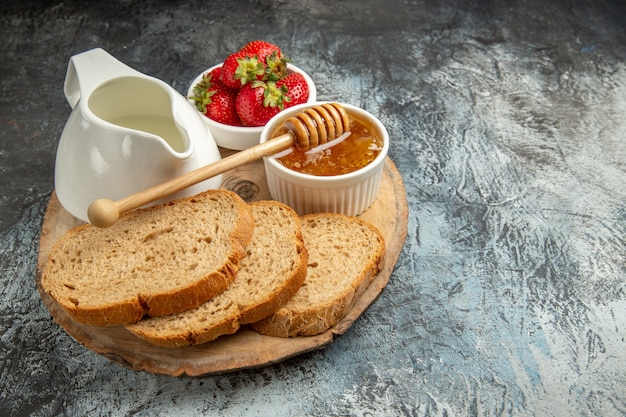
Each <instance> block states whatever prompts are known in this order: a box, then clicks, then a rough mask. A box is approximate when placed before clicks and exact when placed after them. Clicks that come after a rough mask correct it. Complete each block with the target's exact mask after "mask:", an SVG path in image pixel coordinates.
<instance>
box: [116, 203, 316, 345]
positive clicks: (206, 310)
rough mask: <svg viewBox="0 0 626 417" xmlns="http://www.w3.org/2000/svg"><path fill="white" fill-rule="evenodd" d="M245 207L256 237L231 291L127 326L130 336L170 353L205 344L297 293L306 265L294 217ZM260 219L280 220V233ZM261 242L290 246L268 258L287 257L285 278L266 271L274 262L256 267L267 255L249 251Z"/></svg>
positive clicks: (272, 208) (282, 208)
mask: <svg viewBox="0 0 626 417" xmlns="http://www.w3.org/2000/svg"><path fill="white" fill-rule="evenodd" d="M250 207H251V209H252V212H253V215H254V214H256V215H257V216H256V217H255V221H256V222H257V226H256V227H255V233H257V234H258V235H253V237H252V243H251V248H249V249H248V250H249V251H253V250H256V253H255V252H251V253H250V255H249V257H248V258H246V259H243V260H242V261H241V263H240V267H241V268H240V270H239V272H238V276H237V278H235V281H234V282H233V283H232V284H231V285H232V287H231V288H229V289H228V290H226V291H225V292H223V293H222V294H220V295H219V296H217V297H215V298H213V299H211V300H209V301H208V302H207V303H205V304H204V305H202V306H200V307H199V308H197V309H192V310H188V311H186V312H183V313H180V314H175V315H172V316H166V317H158V318H154V319H148V320H142V321H140V322H138V323H135V324H131V325H128V326H126V328H127V329H128V330H129V331H130V332H131V333H133V334H134V335H135V336H137V337H139V338H141V339H143V340H145V341H146V342H148V343H151V344H153V345H157V346H162V347H169V348H175V347H182V346H188V345H197V344H202V343H207V342H210V341H213V340H215V339H217V338H218V337H220V336H223V335H228V334H233V333H235V332H236V331H237V330H238V329H239V328H240V327H241V326H243V325H245V324H248V323H252V322H255V321H258V320H261V319H262V318H264V317H267V316H269V315H270V314H272V313H274V312H275V311H276V310H277V309H278V308H280V306H282V305H283V304H285V303H286V302H287V301H288V300H289V299H290V298H291V297H292V296H293V295H294V294H295V293H296V292H297V291H298V289H299V288H300V287H301V286H302V284H303V282H304V281H305V277H306V273H307V261H308V252H307V250H306V247H305V245H304V239H303V237H302V233H301V231H300V219H299V217H298V215H297V214H296V213H295V212H294V211H293V210H292V209H291V208H289V207H288V206H286V205H284V204H282V203H279V202H277V201H258V202H255V203H251V204H250ZM260 213H270V219H269V220H270V221H271V220H272V218H273V217H274V216H275V217H278V216H279V215H281V216H284V217H283V218H284V219H285V220H284V221H283V222H282V223H283V224H282V225H281V227H280V231H279V228H270V227H264V225H261V224H259V223H260V222H261V221H263V220H259V218H260ZM274 213H276V214H274ZM265 220H266V221H267V219H265ZM260 235H263V236H260ZM260 241H264V242H265V241H267V242H271V241H276V242H281V243H282V244H284V245H289V246H290V247H289V249H290V251H289V253H288V254H285V253H271V254H268V255H269V256H276V257H281V256H283V257H286V256H287V257H288V258H286V259H287V260H288V261H290V262H291V263H292V265H293V266H291V267H290V268H291V269H289V272H288V273H286V274H284V275H280V274H279V273H278V272H276V271H272V270H271V269H268V268H271V267H272V265H273V264H274V265H275V264H279V263H280V262H279V259H278V258H276V259H275V260H274V261H272V260H270V262H268V264H267V265H266V267H261V266H258V265H259V262H257V261H258V258H259V257H260V256H263V257H265V256H266V255H265V250H267V249H268V248H266V246H265V245H260V244H258V246H255V245H253V243H257V242H260ZM281 247H283V248H284V247H285V246H281ZM254 248H256V249H254ZM291 254H293V257H292V256H291ZM268 281H270V282H272V284H271V285H270V286H269V288H265V287H263V291H262V293H261V294H260V295H259V297H254V296H253V295H252V293H253V292H254V290H255V289H256V288H258V287H260V286H262V285H264V283H265V282H268ZM249 294H250V295H249ZM248 295H249V296H248Z"/></svg>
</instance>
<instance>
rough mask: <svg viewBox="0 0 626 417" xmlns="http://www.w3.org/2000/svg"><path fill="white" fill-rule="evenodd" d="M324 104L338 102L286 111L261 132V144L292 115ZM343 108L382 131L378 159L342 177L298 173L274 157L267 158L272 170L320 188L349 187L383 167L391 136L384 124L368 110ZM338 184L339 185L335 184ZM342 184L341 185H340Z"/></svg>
mask: <svg viewBox="0 0 626 417" xmlns="http://www.w3.org/2000/svg"><path fill="white" fill-rule="evenodd" d="M324 103H336V101H317V102H315V103H303V104H298V105H296V106H293V107H290V108H288V109H287V110H284V111H282V112H280V113H278V114H277V115H276V116H274V117H273V118H272V119H270V121H269V122H267V124H266V125H265V126H264V129H263V132H261V141H260V142H261V143H264V142H266V141H267V140H268V139H269V135H271V134H272V132H273V131H274V130H275V129H276V126H277V125H278V124H279V123H281V122H282V121H283V120H286V119H287V118H288V117H289V116H291V115H292V114H295V113H298V112H299V111H302V110H303V109H306V108H310V107H313V106H316V105H321V104H324ZM339 104H340V105H341V106H342V107H344V108H345V109H346V110H347V111H348V113H350V112H352V113H356V114H359V115H362V116H365V117H367V118H368V119H370V120H371V121H372V122H373V123H374V125H375V126H376V127H377V128H378V129H379V130H380V132H381V133H382V136H383V148H382V149H381V151H380V153H379V154H378V155H377V156H376V158H375V159H374V160H373V161H372V162H370V163H369V164H367V165H366V166H364V167H363V168H360V169H358V170H356V171H352V172H348V173H346V174H341V175H333V176H320V175H312V174H306V173H302V172H298V171H294V170H292V169H289V168H287V167H286V166H284V165H283V164H281V163H280V162H279V161H278V160H276V159H275V158H272V157H266V158H265V159H266V160H267V161H268V162H269V163H270V165H271V166H272V168H274V169H276V170H278V171H281V172H284V173H287V174H289V175H291V176H292V177H293V178H297V179H298V181H299V182H301V183H302V184H304V185H307V186H319V187H329V186H333V185H341V186H344V185H347V184H351V183H356V182H358V181H360V180H361V179H362V178H363V177H365V176H368V175H369V173H370V172H371V171H372V170H375V169H376V168H377V167H378V166H379V165H381V164H382V163H383V162H384V160H385V158H386V157H387V153H388V151H389V134H388V132H387V129H386V128H385V126H384V125H383V124H382V122H381V121H380V120H378V118H377V117H375V116H374V115H372V114H371V113H369V112H368V111H367V110H363V109H362V108H360V107H356V106H353V105H351V104H346V103H339ZM335 183H337V184H335ZM339 183H340V184H339Z"/></svg>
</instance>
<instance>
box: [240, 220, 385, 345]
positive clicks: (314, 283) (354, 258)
mask: <svg viewBox="0 0 626 417" xmlns="http://www.w3.org/2000/svg"><path fill="white" fill-rule="evenodd" d="M301 229H302V235H303V237H304V244H305V246H306V248H307V251H308V252H309V263H308V269H307V278H306V280H305V282H304V284H303V285H302V287H300V289H299V290H298V292H296V294H295V295H294V296H293V297H292V298H291V299H290V300H289V301H288V302H287V303H286V304H285V305H283V306H282V307H281V308H279V309H278V310H277V311H276V312H275V313H274V314H272V315H271V316H269V317H266V318H264V319H263V320H260V321H259V322H256V323H253V324H252V328H253V329H254V330H256V331H257V332H259V333H261V334H265V335H269V336H278V337H294V336H313V335H316V334H319V333H322V332H324V331H326V330H327V329H329V328H330V327H332V326H334V325H335V324H337V323H338V322H339V320H341V318H342V317H344V316H345V315H346V314H347V313H348V311H350V309H351V308H352V306H353V305H354V303H355V301H356V300H357V299H358V298H359V296H360V295H361V294H362V293H363V291H365V289H366V288H367V287H368V285H369V284H370V283H371V281H372V280H373V279H374V277H376V275H377V274H378V272H379V271H380V268H381V267H382V263H383V259H384V254H385V242H384V239H383V237H382V235H381V234H380V232H379V231H378V229H376V227H375V226H373V225H371V224H369V223H367V222H365V221H363V220H360V219H358V218H356V217H348V216H344V215H341V214H329V213H322V214H310V215H306V216H303V217H302V218H301Z"/></svg>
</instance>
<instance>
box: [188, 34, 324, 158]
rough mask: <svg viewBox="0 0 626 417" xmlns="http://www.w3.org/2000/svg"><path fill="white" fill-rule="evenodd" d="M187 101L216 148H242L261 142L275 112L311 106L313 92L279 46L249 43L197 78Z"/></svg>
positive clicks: (267, 43)
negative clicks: (199, 118) (206, 128)
mask: <svg viewBox="0 0 626 417" xmlns="http://www.w3.org/2000/svg"><path fill="white" fill-rule="evenodd" d="M187 97H188V99H189V102H190V103H192V104H193V105H194V106H195V107H196V109H197V110H198V111H199V112H200V113H201V114H202V115H203V117H202V119H203V120H204V123H205V124H206V126H207V127H208V129H209V131H210V132H211V134H212V135H213V138H214V139H215V142H216V143H217V145H218V146H221V147H223V148H228V149H234V150H243V149H247V148H250V147H252V146H255V145H258V144H259V140H260V137H261V132H262V131H263V126H265V124H266V123H267V122H268V121H269V120H270V119H271V118H272V117H274V116H275V115H276V114H277V113H279V112H280V111H282V110H284V109H287V108H290V107H293V106H295V105H298V104H303V103H314V102H315V101H316V100H317V91H316V89H315V84H314V83H313V80H312V79H311V77H310V76H309V75H308V74H306V73H305V72H304V71H302V70H301V69H300V68H298V67H296V66H295V65H292V64H290V63H288V62H287V59H286V58H285V56H284V54H283V52H282V51H281V50H280V48H279V47H278V46H276V45H274V44H271V43H269V42H265V41H252V42H249V43H247V44H246V45H244V46H243V47H242V48H241V49H240V50H239V51H237V52H234V53H233V54H231V55H229V56H228V57H227V58H226V59H225V60H224V62H222V63H221V64H218V65H215V66H213V67H211V68H209V69H207V70H205V71H203V72H202V73H201V74H200V75H198V76H197V77H196V78H195V79H194V80H193V82H192V83H191V85H190V87H189V90H188V92H187Z"/></svg>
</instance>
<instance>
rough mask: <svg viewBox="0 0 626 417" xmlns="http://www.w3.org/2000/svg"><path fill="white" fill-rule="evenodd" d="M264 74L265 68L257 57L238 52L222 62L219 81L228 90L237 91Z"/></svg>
mask: <svg viewBox="0 0 626 417" xmlns="http://www.w3.org/2000/svg"><path fill="white" fill-rule="evenodd" d="M264 74H265V66H264V65H263V63H262V62H260V61H259V59H258V58H257V57H255V56H249V55H247V54H246V53H245V52H242V51H238V52H235V53H233V54H230V55H229V56H228V57H226V59H225V60H224V64H222V72H221V74H220V81H222V83H224V84H225V85H226V86H227V87H229V88H234V89H239V88H241V87H242V86H243V85H245V84H246V83H248V82H250V81H254V80H257V79H261V78H263V75H264Z"/></svg>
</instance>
